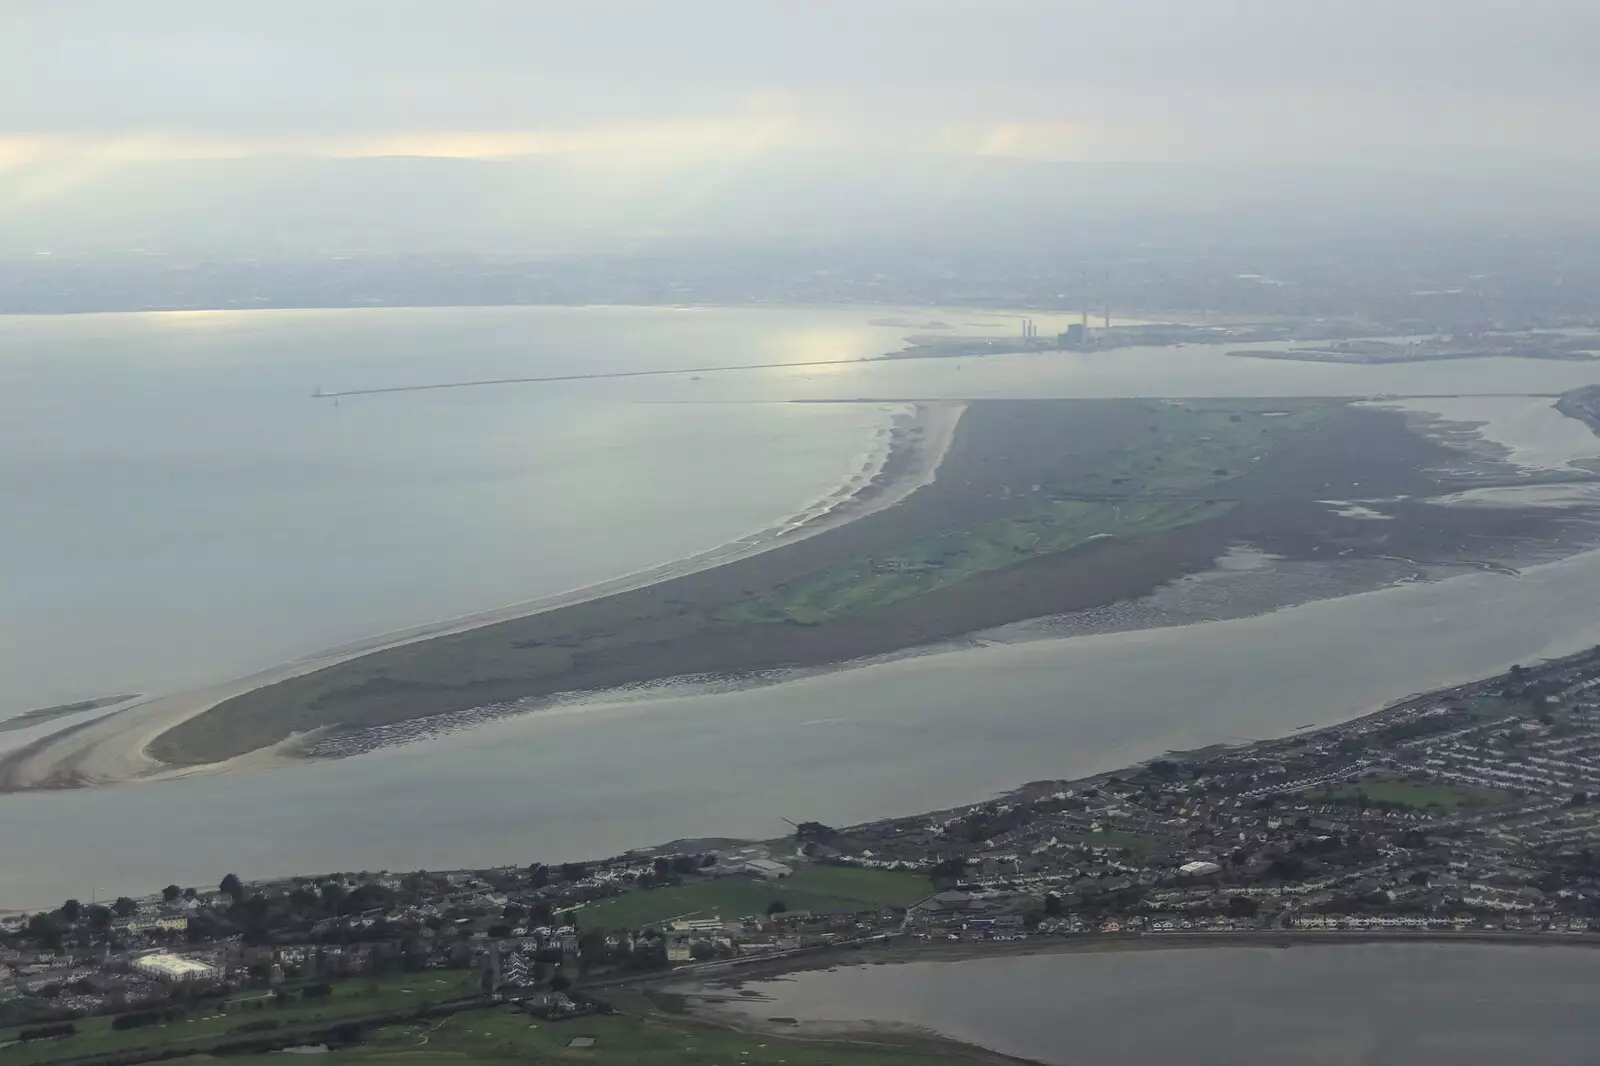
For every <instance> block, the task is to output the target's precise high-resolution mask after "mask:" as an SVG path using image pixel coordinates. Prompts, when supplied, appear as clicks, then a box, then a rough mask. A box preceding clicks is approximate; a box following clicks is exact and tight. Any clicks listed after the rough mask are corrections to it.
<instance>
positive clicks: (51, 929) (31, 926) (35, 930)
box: [27, 914, 61, 951]
mask: <svg viewBox="0 0 1600 1066" xmlns="http://www.w3.org/2000/svg"><path fill="white" fill-rule="evenodd" d="M27 928H28V939H30V940H32V941H33V942H34V943H35V944H38V945H39V946H40V947H41V948H47V949H49V950H51V951H55V950H56V949H58V948H60V947H61V926H60V925H59V924H57V922H56V920H55V919H54V918H52V917H51V916H50V915H48V914H35V915H34V916H33V917H31V918H29V919H28V926H27Z"/></svg>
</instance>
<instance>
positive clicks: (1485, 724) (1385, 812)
mask: <svg viewBox="0 0 1600 1066" xmlns="http://www.w3.org/2000/svg"><path fill="white" fill-rule="evenodd" d="M1597 816H1600V649H1596V650H1593V651H1589V652H1585V653H1582V654H1579V655H1575V656H1571V657H1568V658H1566V659H1561V660H1556V661H1552V662H1547V663H1543V664H1539V665H1536V666H1529V667H1520V666H1519V667H1514V668H1512V670H1511V671H1510V672H1508V673H1506V674H1501V675H1498V676H1496V677H1493V678H1489V679H1487V680H1484V681H1480V682H1476V683H1473V684H1469V685H1464V686H1460V687H1458V688H1454V689H1451V690H1448V691H1445V692H1439V693H1433V694H1429V695H1427V696H1423V697H1418V698H1415V699H1411V700H1408V701H1406V702H1404V703H1402V704H1399V705H1396V706H1392V707H1390V708H1387V709H1385V710H1383V711H1380V712H1378V713H1375V714H1372V715H1368V716H1366V717H1363V718H1360V719H1356V720H1354V721H1351V722H1348V723H1346V724H1343V725H1339V726H1334V727H1330V728H1325V729H1320V730H1315V731H1309V730H1308V731H1304V732H1300V733H1297V734H1296V735H1294V736H1291V737H1288V738H1285V739H1280V740H1273V741H1267V742H1262V743H1256V744H1250V745H1245V746H1239V747H1218V748H1214V749H1206V750H1202V751H1196V752H1188V753H1182V754H1178V753H1174V754H1171V755H1169V756H1168V757H1166V758H1162V759H1157V760H1154V761H1152V762H1149V763H1146V764H1144V765H1141V766H1138V767H1134V768H1131V769H1128V770H1125V771H1122V772H1119V773H1114V774H1106V775H1102V776H1099V777H1095V778H1091V779H1087V780H1079V781H1070V782H1068V781H1059V782H1058V781H1052V782H1036V783H1033V784H1029V785H1027V786H1024V787H1023V788H1020V789H1018V790H1016V791H1015V792H1013V793H1010V794H1009V795H1006V796H1004V797H1002V798H1000V799H998V800H995V801H992V802H986V803H981V804H976V805H971V806H966V807H961V808H956V809H952V810H948V811H943V812H938V813H935V814H931V815H919V816H916V817H909V818H898V819H892V820H887V821H881V822H873V823H868V824H865V825H860V826H854V827H848V828H834V827H830V826H827V825H823V824H820V823H817V822H802V823H800V824H798V825H796V826H794V831H793V832H792V833H791V834H790V835H788V836H786V837H784V838H781V839H777V840H771V841H766V842H738V841H715V840H705V841H680V842H676V843H674V844H670V845H666V846H664V847H661V848H656V849H650V850H646V851H637V852H631V853H629V854H627V855H622V856H617V857H614V858H610V859H606V860H603V861H599V862H590V863H565V864H559V865H544V864H540V863H533V864H530V865H525V866H523V865H518V866H506V867H500V868H495V869H486V870H461V871H448V872H425V871H419V872H413V873H394V872H345V873H335V874H330V875H325V876H319V877H295V878H289V879H283V880H275V881H264V882H253V883H245V882H243V881H241V880H240V879H239V878H238V877H235V876H233V875H231V874H229V875H228V876H226V877H224V878H223V879H222V880H221V881H220V882H219V883H218V885H216V886H215V887H207V888H194V887H188V888H184V887H180V886H177V885H170V886H168V887H167V888H166V889H165V890H163V891H162V892H159V893H156V894H153V895H149V896H144V897H137V898H135V897H120V898H117V899H115V900H113V901H110V902H107V903H100V902H93V901H91V902H88V903H85V902H83V901H79V900H68V901H66V902H65V903H63V905H62V906H60V907H58V908H56V909H54V910H52V911H47V912H39V913H32V914H13V915H9V916H6V917H4V918H0V1027H3V1028H0V1046H3V1045H5V1044H9V1043H12V1042H17V1041H26V1040H30V1039H42V1038H49V1039H55V1038H59V1037H60V1036H62V1035H64V1033H65V1030H70V1029H72V1028H73V1026H72V1024H71V1023H72V1022H73V1020H74V1019H82V1018H85V1017H88V1016H93V1015H106V1014H112V1015H116V1016H117V1017H116V1018H115V1019H114V1020H113V1021H114V1025H115V1026H116V1027H119V1028H120V1027H122V1023H123V1022H124V1020H125V1019H129V1018H132V1019H144V1020H145V1021H148V1022H151V1023H153V1024H166V1022H168V1021H171V1020H172V1019H173V1018H174V1017H176V1016H183V1015H185V1014H192V1012H194V1011H196V1010H200V1011H209V1012H212V1013H211V1014H208V1015H206V1017H208V1018H214V1017H215V1016H217V1015H221V1014H227V1015H229V1016H232V1015H235V1014H237V1015H239V1016H240V1020H239V1021H237V1022H236V1023H235V1022H229V1023H228V1025H229V1028H228V1029H227V1030H226V1031H227V1032H238V1031H247V1032H257V1031H260V1030H262V1029H264V1028H266V1027H268V1026H267V1023H268V1022H270V1021H271V1020H272V1016H271V1015H270V1014H269V1015H265V1016H263V1017H262V1018H260V1019H254V1018H251V1017H248V1016H247V1015H248V1014H249V1012H253V1011H259V1010H267V1011H270V1010H272V1009H274V1008H278V1009H285V1010H286V1009H288V1007H289V1006H292V1005H293V1004H295V1003H303V1002H305V1001H306V1000H315V999H317V998H319V997H322V996H325V995H328V994H330V993H329V992H328V991H327V990H328V989H330V988H334V987H336V986H338V987H342V986H340V985H339V983H340V982H348V981H353V980H356V979H359V980H360V981H363V982H366V984H367V986H369V987H372V988H378V987H380V985H381V986H382V987H388V986H387V985H382V983H383V982H385V981H389V980H390V979H391V978H393V979H402V978H403V979H404V980H406V981H413V980H415V981H418V982H420V981H421V979H422V978H423V977H427V976H430V975H431V981H432V984H431V985H429V986H428V987H432V988H434V989H435V991H434V993H433V994H432V996H431V997H430V998H429V999H427V1001H426V1004H427V1006H428V1007H429V1009H434V1008H438V1009H447V1008H449V1006H450V1005H451V1004H482V1003H484V1002H495V1001H500V1002H510V1003H515V1004H518V1005H520V1006H521V1007H523V1008H524V1009H526V1010H528V1011H530V1012H533V1013H538V1014H541V1015H543V1016H545V1017H553V1018H559V1017H563V1016H573V1015H578V1014H582V1013H585V1012H588V1011H593V1010H599V1009H604V1006H605V993H604V989H606V988H608V987H615V986H616V985H618V984H619V983H626V982H628V981H631V980H635V979H637V978H638V977H640V976H645V975H655V974H660V973H663V972H667V971H669V970H672V969H676V968H683V967H701V968H717V967H731V966H738V965H740V964H742V963H745V962H748V961H761V960H773V959H784V958H787V957H791V956H794V957H799V956H806V955H808V954H809V953H812V952H826V951H829V950H839V949H840V948H841V946H843V945H862V944H867V943H871V944H884V943H892V944H894V945H896V946H897V947H898V948H905V949H907V950H916V951H923V952H933V953H937V952H939V951H944V950H952V949H955V948H957V947H959V948H960V949H961V950H971V949H973V948H979V949H982V948H983V946H984V945H986V944H988V943H990V942H997V941H1026V940H1031V941H1033V942H1034V944H1035V945H1039V944H1040V943H1041V942H1044V943H1059V942H1071V941H1074V940H1084V941H1089V940H1091V939H1095V938H1098V939H1100V940H1110V941H1115V940H1116V939H1117V938H1123V939H1126V938H1129V937H1150V936H1162V935H1168V936H1173V937H1178V936H1190V937H1194V936H1204V935H1207V934H1226V935H1230V936H1235V937H1238V936H1258V937H1263V938H1273V939H1277V940H1284V939H1292V938H1294V937H1296V936H1301V935H1304V936H1308V937H1309V936H1323V937H1336V936H1339V935H1341V934H1362V935H1365V936H1377V935H1385V936H1388V935H1392V936H1397V937H1402V936H1412V937H1415V936H1419V935H1437V936H1441V937H1443V936H1461V935H1466V934H1471V935H1473V936H1480V937H1481V936H1516V937H1541V938H1543V937H1548V938H1551V939H1552V940H1560V941H1563V942H1566V941H1570V940H1572V939H1574V938H1577V939H1585V938H1589V937H1593V938H1594V939H1595V942H1596V943H1600V853H1597V849H1596V846H1595V843H1594V840H1595V838H1596V837H1597V836H1600V821H1597ZM1591 922H1594V923H1595V930H1594V931H1593V932H1591V929H1590V925H1591ZM950 941H957V942H959V945H949V946H948V947H947V946H946V945H948V943H949V942H950ZM996 950H999V948H998V947H997V948H996ZM404 975H412V976H411V977H408V978H407V977H404ZM408 991H409V989H408ZM417 1002H418V1003H419V1004H420V1003H422V1002H423V1001H422V1000H418V1001H417ZM377 1003H378V1001H377V1000H374V1005H375V1006H376V1005H377ZM383 1006H384V1009H385V1010H392V1009H394V1007H393V1004H392V1003H391V1002H390V1001H389V1000H384V1001H383ZM174 1012H176V1014H174ZM129 1024H130V1025H137V1024H144V1022H140V1021H135V1022H130V1023H129ZM63 1026H64V1029H63ZM12 1027H20V1028H12ZM41 1034H43V1035H42V1036H41ZM63 1046H66V1045H65V1043H63Z"/></svg>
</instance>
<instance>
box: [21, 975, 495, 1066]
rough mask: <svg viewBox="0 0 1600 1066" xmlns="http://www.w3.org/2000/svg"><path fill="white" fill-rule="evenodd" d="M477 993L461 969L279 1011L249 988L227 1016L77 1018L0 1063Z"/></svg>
mask: <svg viewBox="0 0 1600 1066" xmlns="http://www.w3.org/2000/svg"><path fill="white" fill-rule="evenodd" d="M477 990H478V983H477V980H476V976H475V975H474V974H472V973H470V972H468V971H466V970H430V971H427V972H424V973H414V974H398V975H393V976H389V977H383V978H375V979H372V980H366V979H353V980H345V981H338V982H335V983H334V984H333V994H332V995H331V996H330V997H329V998H328V999H325V1000H320V1001H310V1002H305V1001H300V1000H296V1001H295V1002H294V1003H293V1004H291V1005H289V1006H284V1007H279V1006H276V1005H274V1004H273V1002H272V993H271V992H267V991H262V990H252V991H246V992H241V993H239V994H238V995H237V996H234V997H232V998H231V999H229V1000H228V1001H227V1004H228V1012H227V1013H226V1014H220V1013H217V1010H216V1008H215V1006H214V1005H213V1006H204V1007H201V1006H197V1007H195V1008H194V1009H193V1012H192V1013H191V1016H190V1017H189V1018H187V1019H184V1020H181V1021H172V1022H166V1023H164V1024H159V1025H148V1026H143V1027H141V1028H138V1029H124V1030H120V1031H119V1030H116V1029H112V1028H111V1018H110V1017H96V1018H80V1019H78V1020H77V1021H76V1023H75V1024H76V1025H77V1027H78V1032H77V1033H76V1034H75V1035H73V1036H70V1037H67V1038H65V1039H62V1040H36V1041H30V1042H28V1043H26V1044H20V1045H18V1046H16V1047H11V1048H6V1050H5V1053H4V1055H3V1056H0V1060H3V1061H4V1062H5V1064H6V1066H32V1064H34V1063H48V1062H53V1061H55V1060H58V1059H72V1058H80V1057H83V1056H87V1055H100V1054H109V1053H112V1052H119V1051H131V1050H136V1049H140V1048H167V1047H182V1046H183V1045H185V1044H202V1043H204V1042H206V1041H208V1040H212V1039H215V1038H217V1037H220V1036H224V1035H226V1034H227V1033H228V1032H229V1031H230V1030H233V1029H236V1028H237V1027H238V1026H240V1025H245V1024H248V1023H250V1022H255V1021H266V1020H269V1019H270V1020H273V1021H277V1022H280V1023H282V1027H283V1028H294V1027H297V1026H303V1025H309V1024H314V1023H318V1022H336V1021H339V1020H342V1019H345V1018H358V1017H362V1016H366V1015H377V1014H383V1013H384V1012H386V1011H392V1010H405V1009H407V1008H412V1007H420V1006H422V1005H423V1004H425V1003H429V1002H435V1003H442V1002H447V1001H449V1000H452V999H459V998H461V997H462V996H468V995H472V994H473V993H475V992H476V991H477ZM251 1000H260V1001H262V1002H264V1003H265V1004H266V1006H265V1007H263V1008H262V1009H261V1010H252V1009H250V1008H249V1007H247V1006H246V1005H245V1004H246V1003H247V1001H251ZM16 1032H17V1031H16V1030H15V1029H10V1030H6V1031H4V1032H0V1044H4V1043H6V1042H7V1041H9V1040H13V1039H15V1038H16Z"/></svg>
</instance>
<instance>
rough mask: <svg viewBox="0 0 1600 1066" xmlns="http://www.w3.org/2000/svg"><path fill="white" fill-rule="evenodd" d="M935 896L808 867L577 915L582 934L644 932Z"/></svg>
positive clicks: (630, 895)
mask: <svg viewBox="0 0 1600 1066" xmlns="http://www.w3.org/2000/svg"><path fill="white" fill-rule="evenodd" d="M932 891H933V887H932V885H931V884H930V882H929V881H928V879H927V878H926V877H924V876H922V875H920V874H915V873H901V872H897V871H893V870H860V869H850V868H846V867H836V866H813V867H807V868H805V869H802V870H800V871H799V872H797V873H795V874H794V876H792V877H785V878H783V879H781V880H778V881H751V880H746V879H745V878H732V877H729V878H721V879H718V880H707V881H694V882H692V883H689V884H684V885H677V886H672V887H667V888H653V889H648V890H635V891H632V892H627V893H624V894H623V895H620V896H613V897H611V898H610V899H605V900H601V901H600V902H598V903H591V904H588V905H587V906H585V907H584V908H583V909H582V910H581V911H579V912H578V921H579V922H580V923H581V924H582V925H583V927H584V928H586V929H643V928H645V927H647V926H652V925H661V924H663V923H665V922H667V921H669V920H671V919H675V918H709V917H713V916H715V917H720V918H725V919H730V920H731V919H735V918H744V917H749V916H751V915H763V914H765V913H766V911H767V905H768V904H770V903H772V902H773V901H774V900H782V901H783V903H784V904H785V905H786V906H787V907H788V908H789V910H791V911H811V912H813V913H816V914H853V913H855V912H856V911H862V910H872V909H874V908H876V907H880V906H889V907H907V906H910V905H911V904H913V903H915V902H916V901H917V900H919V899H923V898H925V897H927V896H928V895H929V894H930V893H931V892H932Z"/></svg>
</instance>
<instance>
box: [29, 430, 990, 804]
mask: <svg viewBox="0 0 1600 1066" xmlns="http://www.w3.org/2000/svg"><path fill="white" fill-rule="evenodd" d="M884 406H885V408H886V413H887V414H888V416H889V417H888V420H887V422H886V425H885V427H884V429H883V430H882V432H881V433H880V434H879V436H878V439H877V441H876V442H875V446H874V447H873V448H872V450H871V451H869V452H868V453H867V454H865V455H864V456H862V458H861V460H860V463H859V465H858V466H857V467H856V468H855V469H853V470H852V471H851V473H850V475H849V476H848V477H847V478H845V479H844V480H843V481H842V482H841V484H840V486H839V487H838V488H837V489H835V490H834V491H832V492H830V493H829V494H827V495H826V496H824V497H823V498H821V499H819V500H817V501H814V502H813V503H811V504H810V505H808V506H806V507H804V508H801V509H800V510H798V511H796V512H795V513H793V514H791V515H787V516H785V517H784V518H782V519H780V520H779V521H778V522H775V523H774V524H772V525H771V526H768V527H766V528H764V529H761V530H759V531H757V532H755V533H751V534H749V535H747V536H744V537H741V538H739V539H737V540H734V541H730V542H728V543H726V544H722V545H719V546H718V547H716V548H712V549H710V550H709V551H705V552H701V553H699V554H696V555H692V556H689V557H687V558H683V559H678V560H674V561H672V562H669V563H663V564H662V565H660V566H655V567H650V568H648V569H646V570H641V571H637V572H635V573H632V574H626V575H623V576H621V577H618V578H615V579H612V580H609V581H604V582H600V583H597V584H592V585H587V586H584V587H582V588H576V589H571V590H569V591H566V592H562V593H558V594H556V595H554V596H546V597H541V598H539V599H535V600H528V601H523V602H520V603H515V604H510V605H507V606H503V607H497V608H493V609H491V610H487V611H482V612H477V613H474V614H471V615H467V616H463V617H458V618H452V619H446V620H442V621H439V622H435V623H430V624H428V625H424V626H418V627H415V628H411V629H405V630H400V631H397V632H392V633H385V634H381V635H378V636H374V637H372V638H369V639H366V640H361V641H356V642H352V643H347V644H343V645H340V646H338V647H334V648H329V649H327V650H326V651H324V652H321V653H319V654H317V655H313V656H309V657H305V658H301V659H297V660H294V661H292V662H287V663H282V664H279V665H277V666H273V667H270V668H268V669H266V670H262V671H259V672H257V673H254V674H250V675H248V676H245V677H242V678H238V679H237V680H233V681H229V682H226V683H223V684H220V685H215V686H211V687H208V688H204V689H197V690H193V691H189V692H183V693H177V694H172V695H166V696H160V697H157V698H154V699H149V700H146V701H144V702H141V703H138V704H136V705H134V706H132V707H129V708H126V709H124V710H122V711H117V712H113V713H111V714H108V715H105V716H103V717H100V718H96V719H92V720H90V721H87V722H82V723H79V724H78V725H75V726H72V727H69V728H67V729H64V730H61V731H59V732H56V733H52V734H49V735H47V736H45V737H42V738H40V739H39V740H36V741H34V742H33V743H31V744H28V745H26V746H24V747H21V748H19V749H17V750H15V751H12V752H8V753H6V754H5V755H4V756H0V792H16V791H22V790H28V789H50V788H79V787H86V786H94V785H110V784H117V783H121V782H127V781H132V780H170V779H173V778H178V777H187V776H192V775H196V774H217V773H226V772H243V771H247V770H258V769H265V768H268V767H271V766H275V765H282V764H284V763H286V762H289V761H292V760H293V759H294V758H295V756H294V755H293V754H292V752H293V751H294V750H295V748H296V747H297V746H298V743H297V742H298V741H299V740H300V739H301V738H300V737H298V736H297V737H291V738H290V739H288V740H286V741H284V742H282V743H279V744H275V745H272V746H270V747H265V748H260V749H257V750H255V751H251V752H248V753H245V754H243V755H240V756H237V757H235V758H232V759H227V760H224V761H220V762H213V763H207V764H203V765H196V766H176V767H175V766H170V765H167V764H165V763H162V762H161V761H159V760H157V759H155V758H152V757H151V756H150V754H149V753H148V748H149V746H150V744H151V743H152V742H153V741H154V740H155V739H156V738H157V737H159V736H161V735H162V734H163V733H165V732H167V731H168V730H169V729H171V728H173V727H174V726H176V725H178V724H179V723H181V722H185V721H187V720H189V719H191V718H194V717H195V716H197V715H200V714H203V713H205V712H206V711H208V710H210V709H211V708H213V707H215V706H216V705H217V704H219V703H221V702H223V701H225V700H229V699H232V698H234V697H237V696H241V695H243V694H245V693H248V692H251V691H254V690H256V689H259V688H262V687H264V686H267V685H273V684H277V683H279V682H282V681H286V680H289V679H291V678H295V677H299V676H301V675H304V674H308V673H311V672H313V671H315V670H320V669H322V668H324V667H328V666H333V665H335V664H338V663H341V662H346V661H349V660H351V659H355V658H358V657H360V656H363V655H367V654H370V653H373V652H376V651H382V650H385V649H389V648H398V647H403V646H405V645H408V644H414V643H416V642H419V641H423V640H429V639H432V638H436V637H442V636H448V635H451V634H457V633H465V632H469V631H471V630H474V629H479V628H482V627H484V626H490V625H494V624H496V623H499V622H505V621H509V620H512V619H517V618H524V617H528V616H531V615H536V614H541V613H545V612H549V611H555V610H559V609H561V608H563V607H570V606H573V605H575V604H580V603H584V602H587V601H590V600H596V599H601V598H604V597H607V596H613V595H616V594H619V593H624V592H631V591H635V590H639V589H645V588H649V587H650V586H652V585H657V584H660V583H662V582H666V581H671V580H674V579H676V578H681V577H686V576H689V575H692V574H696V573H700V572H702V571H705V570H709V569H711V568H714V567H718V566H724V565H727V564H729V563H733V562H737V561H739V560H742V559H748V558H752V557H754V556H756V555H759V554H761V553H763V552H767V551H771V550H773V549H775V548H778V547H782V546H787V545H790V544H794V543H797V542H799V541H802V540H805V539H808V538H810V537H815V536H818V535H820V534H822V533H826V532H828V531H829V530H832V529H837V528H839V527H840V526H842V525H844V524H846V523H849V522H853V521H856V520H859V519H861V518H864V517H866V516H868V515H870V514H874V513H877V512H879V511H882V510H885V509H886V508H889V507H893V506H894V505H895V504H897V503H899V502H900V501H901V500H904V499H905V498H906V497H907V496H909V495H911V494H912V493H913V492H915V491H917V490H918V489H920V488H923V487H924V486H926V485H930V484H932V483H933V481H934V478H935V477H936V475H937V473H938V469H939V465H940V463H941V462H942V461H943V460H944V457H945V455H946V453H947V452H948V451H949V448H950V444H951V442H952V441H953V440H954V438H955V432H956V427H957V425H958V424H959V422H960V420H961V416H962V413H963V412H964V411H965V410H966V404H965V403H961V402H956V401H933V402H918V403H903V404H886V405H884Z"/></svg>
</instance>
